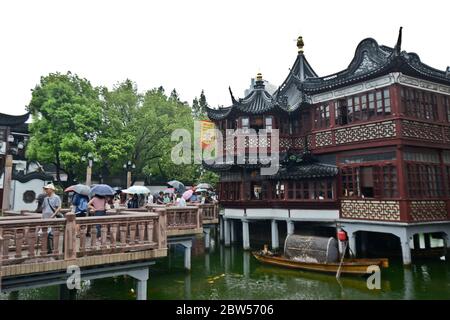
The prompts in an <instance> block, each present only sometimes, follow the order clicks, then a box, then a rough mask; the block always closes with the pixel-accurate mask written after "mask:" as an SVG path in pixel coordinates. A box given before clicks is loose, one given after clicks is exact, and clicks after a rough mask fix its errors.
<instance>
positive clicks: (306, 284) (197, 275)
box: [0, 243, 450, 300]
mask: <svg viewBox="0 0 450 320" xmlns="http://www.w3.org/2000/svg"><path fill="white" fill-rule="evenodd" d="M195 251H200V253H197V254H195V255H194V256H193V257H192V271H191V272H190V273H189V272H187V271H185V270H184V269H183V253H182V252H180V251H176V250H172V251H171V252H170V256H169V257H167V258H164V259H161V260H158V262H157V263H156V265H154V266H152V267H151V268H150V279H149V281H148V299H153V300H159V299H450V263H449V262H448V261H447V262H446V261H442V260H441V261H439V260H434V261H430V260H428V261H426V260H424V261H416V262H415V263H414V264H413V265H412V266H411V268H408V269H405V268H403V266H402V265H401V263H400V261H395V260H391V261H390V267H389V268H388V269H383V270H382V275H381V290H369V289H368V288H367V286H366V280H365V279H364V278H358V277H356V278H355V277H343V278H342V279H341V281H340V283H338V282H337V281H336V279H335V276H334V275H326V274H320V273H311V272H302V271H295V270H289V269H283V268H278V267H271V266H266V265H262V264H261V263H259V262H258V261H257V260H255V259H254V258H253V257H252V256H251V255H250V253H249V252H244V251H243V250H242V249H241V248H240V247H238V246H235V247H231V248H225V247H223V246H222V245H218V244H217V243H216V245H215V246H213V249H212V250H211V252H210V253H205V252H203V250H194V252H195ZM134 287H135V281H134V279H133V278H131V277H122V276H120V277H115V278H107V279H100V280H94V281H91V282H90V283H88V282H86V283H83V284H82V289H81V290H80V291H79V292H78V293H77V299H135V298H136V295H135V292H134ZM58 297H59V295H58V287H56V286H54V287H46V288H40V289H29V290H23V291H20V292H18V293H15V294H11V293H10V294H3V295H1V296H0V298H1V299H58Z"/></svg>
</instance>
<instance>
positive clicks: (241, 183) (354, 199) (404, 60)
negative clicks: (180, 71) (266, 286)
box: [207, 29, 450, 264]
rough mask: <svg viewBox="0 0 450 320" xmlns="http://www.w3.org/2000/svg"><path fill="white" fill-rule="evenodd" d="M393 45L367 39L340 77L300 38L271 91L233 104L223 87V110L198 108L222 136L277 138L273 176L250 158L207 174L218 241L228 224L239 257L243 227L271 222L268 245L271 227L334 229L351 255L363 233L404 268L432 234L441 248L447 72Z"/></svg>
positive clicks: (448, 178) (447, 151)
mask: <svg viewBox="0 0 450 320" xmlns="http://www.w3.org/2000/svg"><path fill="white" fill-rule="evenodd" d="M401 42H402V39H401V29H400V33H399V36H398V40H397V43H396V45H395V46H394V47H388V46H384V45H379V44H378V43H377V42H376V41H375V40H374V39H371V38H368V39H364V40H363V41H361V42H360V43H359V45H358V46H357V48H356V51H355V55H354V57H353V59H352V60H351V62H350V64H349V66H348V67H347V68H346V69H345V70H343V71H340V72H337V73H335V74H331V75H327V76H324V77H319V76H318V75H317V74H316V72H315V71H314V70H313V68H312V67H311V65H310V64H309V63H308V61H307V59H306V56H305V54H304V51H303V40H302V38H301V37H299V39H298V41H297V46H298V55H297V57H296V60H295V62H294V65H293V66H292V68H291V69H290V72H289V74H288V76H287V78H286V80H285V81H284V82H283V83H282V84H281V85H280V87H279V88H278V90H277V91H276V92H275V93H274V94H269V93H268V92H267V91H266V90H265V88H264V82H263V78H262V75H261V74H258V76H257V81H256V83H255V86H254V89H253V91H251V92H250V93H249V94H248V95H247V96H246V97H244V98H241V99H235V97H234V96H233V94H232V92H231V89H230V94H231V99H232V104H231V106H229V107H226V108H219V109H208V110H207V111H208V116H209V118H210V119H211V120H212V121H214V122H215V124H216V127H217V128H219V129H220V130H222V131H224V130H225V129H237V128H240V129H248V128H251V129H255V130H256V131H258V130H261V129H266V130H268V131H270V130H273V129H279V133H280V135H279V150H280V169H279V170H278V172H277V173H276V174H274V175H270V176H261V175H260V174H259V170H258V168H259V167H261V165H260V164H258V163H257V164H255V163H250V161H248V162H246V163H242V164H237V163H225V164H214V165H208V168H209V169H211V170H215V171H217V172H219V173H220V176H221V180H220V191H219V193H220V203H221V205H222V206H223V208H224V211H223V224H222V227H223V231H224V232H223V234H224V240H225V243H226V244H227V243H230V241H232V240H233V237H235V235H234V231H233V230H234V229H235V228H236V225H235V222H236V220H238V221H242V230H243V235H242V237H243V244H244V248H249V246H250V243H249V222H254V221H258V220H270V221H271V226H272V228H271V233H272V246H273V247H275V248H276V247H278V245H279V244H278V241H279V240H278V224H279V223H280V221H286V223H287V233H292V232H294V226H297V225H299V224H301V223H303V222H305V223H306V222H322V223H324V224H328V225H331V226H335V227H338V228H339V227H340V228H343V229H344V230H345V231H347V233H348V235H349V239H350V248H351V251H352V252H353V253H357V252H359V251H360V250H364V249H365V247H367V246H368V245H370V237H371V234H374V233H379V234H390V235H394V236H396V237H397V238H398V239H399V240H400V241H399V246H398V247H399V248H401V249H402V250H401V251H402V256H403V261H404V263H405V264H409V263H410V261H411V249H418V247H419V246H420V244H419V241H420V239H422V240H423V239H424V240H423V241H425V247H428V248H429V247H430V237H439V238H442V239H444V246H449V247H450V241H449V236H450V68H447V70H446V71H441V70H437V69H434V68H432V67H430V66H428V65H426V64H424V63H423V62H422V61H421V60H420V58H419V56H418V55H417V54H415V53H411V52H406V51H402V50H401ZM270 144H271V140H270V138H268V139H258V138H251V137H250V138H249V139H247V140H245V146H244V147H243V148H242V147H241V148H240V149H239V146H238V147H237V148H236V147H235V146H233V145H229V144H227V143H224V150H225V151H228V152H232V153H233V152H234V153H235V154H236V153H241V154H245V155H246V156H247V157H248V158H249V157H250V156H251V153H252V152H251V150H255V148H256V150H257V148H259V147H268V148H269V149H270V147H271V145H270ZM252 148H253V149H252ZM294 223H295V224H294ZM239 228H240V227H239ZM419 234H420V235H421V238H420V239H419V237H418V235H419ZM230 238H231V240H230ZM368 239H369V240H368ZM445 243H446V244H445Z"/></svg>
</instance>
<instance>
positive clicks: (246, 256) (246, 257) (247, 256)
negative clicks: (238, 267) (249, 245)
mask: <svg viewBox="0 0 450 320" xmlns="http://www.w3.org/2000/svg"><path fill="white" fill-rule="evenodd" d="M242 264H243V268H242V269H243V273H244V277H246V278H248V277H249V276H250V252H248V251H244V256H243V263H242Z"/></svg>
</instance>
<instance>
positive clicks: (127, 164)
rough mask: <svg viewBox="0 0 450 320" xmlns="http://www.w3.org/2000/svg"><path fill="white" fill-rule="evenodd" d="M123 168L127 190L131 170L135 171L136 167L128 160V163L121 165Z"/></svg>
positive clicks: (129, 184)
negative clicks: (125, 174)
mask: <svg viewBox="0 0 450 320" xmlns="http://www.w3.org/2000/svg"><path fill="white" fill-rule="evenodd" d="M123 168H124V169H125V170H127V189H128V188H129V187H130V186H131V170H132V169H136V165H135V164H134V163H132V162H131V161H129V160H128V162H127V163H125V164H124V165H123Z"/></svg>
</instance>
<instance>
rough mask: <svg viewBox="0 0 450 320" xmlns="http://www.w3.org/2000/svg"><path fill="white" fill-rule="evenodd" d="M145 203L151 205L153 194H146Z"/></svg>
mask: <svg viewBox="0 0 450 320" xmlns="http://www.w3.org/2000/svg"><path fill="white" fill-rule="evenodd" d="M147 204H148V205H149V206H151V205H153V195H152V194H151V193H150V194H149V195H148V198H147Z"/></svg>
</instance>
